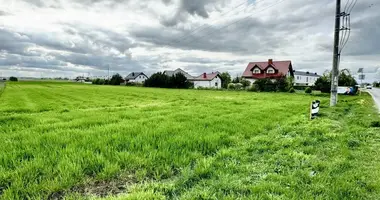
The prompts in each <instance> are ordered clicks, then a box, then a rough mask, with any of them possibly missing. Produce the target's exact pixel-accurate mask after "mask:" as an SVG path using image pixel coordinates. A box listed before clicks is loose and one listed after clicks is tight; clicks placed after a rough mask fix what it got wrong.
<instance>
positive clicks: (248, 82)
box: [240, 79, 251, 88]
mask: <svg viewBox="0 0 380 200" xmlns="http://www.w3.org/2000/svg"><path fill="white" fill-rule="evenodd" d="M240 83H241V84H242V86H243V88H247V87H249V86H250V85H251V82H250V81H248V80H247V79H241V80H240Z"/></svg>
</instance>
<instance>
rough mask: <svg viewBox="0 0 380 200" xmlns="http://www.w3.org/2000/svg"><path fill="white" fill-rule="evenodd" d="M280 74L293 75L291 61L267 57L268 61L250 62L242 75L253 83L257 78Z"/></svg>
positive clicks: (272, 77)
mask: <svg viewBox="0 0 380 200" xmlns="http://www.w3.org/2000/svg"><path fill="white" fill-rule="evenodd" d="M282 76H292V77H294V74H293V67H292V62H291V61H273V60H272V59H269V60H268V62H250V63H249V64H248V66H247V68H246V69H245V71H244V73H243V76H242V77H243V78H245V79H247V80H248V81H250V82H251V83H254V82H255V81H256V80H258V79H264V78H270V79H277V78H280V77H282Z"/></svg>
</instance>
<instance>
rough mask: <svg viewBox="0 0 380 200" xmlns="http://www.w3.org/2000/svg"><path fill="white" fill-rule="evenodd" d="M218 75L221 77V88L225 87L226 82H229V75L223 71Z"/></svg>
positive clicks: (226, 86)
mask: <svg viewBox="0 0 380 200" xmlns="http://www.w3.org/2000/svg"><path fill="white" fill-rule="evenodd" d="M220 77H221V78H222V88H225V89H227V88H228V84H230V83H231V75H230V74H229V73H228V72H223V73H221V74H220Z"/></svg>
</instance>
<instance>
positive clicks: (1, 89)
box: [0, 81, 6, 97]
mask: <svg viewBox="0 0 380 200" xmlns="http://www.w3.org/2000/svg"><path fill="white" fill-rule="evenodd" d="M5 84H6V83H5V81H0V97H1V95H2V94H3V92H4V90H5Z"/></svg>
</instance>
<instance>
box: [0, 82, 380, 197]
mask: <svg viewBox="0 0 380 200" xmlns="http://www.w3.org/2000/svg"><path fill="white" fill-rule="evenodd" d="M315 99H319V100H321V102H322V103H321V105H322V107H321V116H320V117H319V118H318V119H316V120H314V121H310V120H309V119H308V117H309V104H310V102H311V101H312V100H315ZM328 103H329V99H328V96H326V95H323V94H317V95H310V94H287V93H283V94H280V93H248V92H229V91H202V90H169V89H151V88H134V87H113V86H93V85H81V84H67V83H63V84H59V83H49V82H41V83H38V82H18V83H10V84H8V85H7V89H6V90H5V91H4V93H3V95H2V96H1V99H0V141H2V142H1V143H0V149H1V150H2V153H1V154H0V198H1V199H62V198H65V199H245V198H252V199H376V198H378V196H379V195H380V190H379V189H380V188H379V187H380V158H379V157H378V156H377V155H378V154H379V153H380V148H379V147H380V145H379V141H380V137H379V133H380V131H379V130H380V129H379V128H378V127H371V124H372V123H374V122H376V121H379V119H380V118H379V115H378V114H376V112H375V111H374V110H373V107H372V106H373V101H372V99H371V97H370V96H369V95H367V94H365V93H363V94H362V95H361V96H355V97H351V96H350V97H346V96H342V97H339V104H338V106H337V107H335V108H329V107H328Z"/></svg>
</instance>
